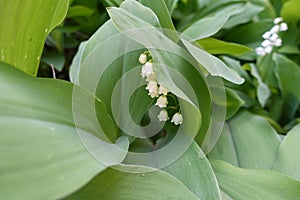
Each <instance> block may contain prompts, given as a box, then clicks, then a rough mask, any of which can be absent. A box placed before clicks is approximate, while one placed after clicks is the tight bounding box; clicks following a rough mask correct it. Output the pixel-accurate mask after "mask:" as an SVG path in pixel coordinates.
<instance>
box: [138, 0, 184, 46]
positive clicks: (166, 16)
mask: <svg viewBox="0 0 300 200" xmlns="http://www.w3.org/2000/svg"><path fill="white" fill-rule="evenodd" d="M140 2H141V3H142V4H143V5H145V6H147V7H149V8H150V9H152V10H153V12H154V13H155V14H156V16H157V17H158V19H159V22H160V25H161V27H162V28H163V31H164V32H165V34H166V35H167V36H168V37H169V38H170V39H171V40H172V41H174V42H178V41H179V36H178V34H177V32H176V29H175V27H174V24H173V22H172V19H171V15H170V13H169V10H168V7H167V5H166V2H165V0H156V1H148V0H140Z"/></svg>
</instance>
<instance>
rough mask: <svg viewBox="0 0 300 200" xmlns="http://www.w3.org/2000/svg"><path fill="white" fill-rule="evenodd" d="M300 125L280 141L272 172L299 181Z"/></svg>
mask: <svg viewBox="0 0 300 200" xmlns="http://www.w3.org/2000/svg"><path fill="white" fill-rule="evenodd" d="M299 142H300V125H299V124H298V125H297V126H295V127H294V128H293V129H292V130H291V131H290V132H288V134H287V136H286V137H285V138H284V140H283V141H282V143H281V145H280V147H279V150H278V152H277V157H276V160H275V163H274V167H273V170H275V171H278V172H281V173H284V174H286V175H288V176H291V177H293V178H295V179H298V180H299V181H300V170H299V169H300V158H299V154H298V153H295V152H299V151H300V146H299Z"/></svg>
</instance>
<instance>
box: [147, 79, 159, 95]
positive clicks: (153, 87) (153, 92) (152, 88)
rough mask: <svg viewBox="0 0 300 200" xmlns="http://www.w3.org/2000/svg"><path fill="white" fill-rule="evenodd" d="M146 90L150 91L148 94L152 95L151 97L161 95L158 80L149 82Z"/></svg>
mask: <svg viewBox="0 0 300 200" xmlns="http://www.w3.org/2000/svg"><path fill="white" fill-rule="evenodd" d="M146 90H148V91H149V93H148V94H149V95H150V96H151V98H154V97H158V95H159V93H158V86H157V82H153V81H151V82H149V83H148V84H147V87H146Z"/></svg>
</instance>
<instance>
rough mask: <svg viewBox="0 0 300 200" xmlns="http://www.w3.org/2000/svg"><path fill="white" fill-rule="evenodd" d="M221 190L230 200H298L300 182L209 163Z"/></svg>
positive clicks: (275, 173)
mask: <svg viewBox="0 0 300 200" xmlns="http://www.w3.org/2000/svg"><path fill="white" fill-rule="evenodd" d="M211 164H212V166H213V169H214V171H215V173H216V176H217V179H218V183H219V185H220V188H221V190H222V191H223V192H224V193H225V194H226V195H227V196H229V197H231V198H232V199H239V200H249V199H251V200H260V199H274V200H277V199H278V200H280V199H299V198H300V190H299V188H300V182H299V181H296V180H294V179H292V178H289V177H287V176H285V175H283V174H280V173H277V172H274V171H266V170H253V169H241V168H237V167H234V166H232V165H230V164H228V163H226V162H223V161H217V160H214V161H211Z"/></svg>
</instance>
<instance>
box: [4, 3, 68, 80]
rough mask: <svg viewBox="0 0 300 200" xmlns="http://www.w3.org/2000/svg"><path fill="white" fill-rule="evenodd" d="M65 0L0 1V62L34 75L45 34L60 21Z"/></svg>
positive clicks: (64, 10) (63, 12)
mask: <svg viewBox="0 0 300 200" xmlns="http://www.w3.org/2000/svg"><path fill="white" fill-rule="evenodd" d="M68 3H69V1H68V0H45V1H39V0H29V1H19V0H2V1H1V2H0V7H1V13H0V27H1V28H0V61H3V62H6V63H9V64H11V65H13V66H15V67H17V68H19V69H21V70H22V71H24V72H26V73H27V74H30V75H32V76H36V74H37V71H38V66H39V62H40V59H41V55H42V50H43V47H44V43H45V40H46V37H47V35H48V34H49V33H50V31H51V30H52V29H53V28H54V27H55V26H57V25H58V24H59V23H61V22H62V20H63V18H64V17H65V16H66V13H67V9H68Z"/></svg>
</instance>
